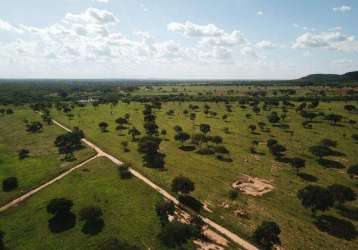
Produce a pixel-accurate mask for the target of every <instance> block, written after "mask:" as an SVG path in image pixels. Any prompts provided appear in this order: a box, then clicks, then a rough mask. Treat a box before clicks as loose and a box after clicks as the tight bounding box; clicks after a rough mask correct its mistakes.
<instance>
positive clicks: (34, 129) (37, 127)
mask: <svg viewBox="0 0 358 250" xmlns="http://www.w3.org/2000/svg"><path fill="white" fill-rule="evenodd" d="M42 128H43V125H42V123H41V122H31V123H27V124H26V131H27V132H29V133H39V132H41V130H42Z"/></svg>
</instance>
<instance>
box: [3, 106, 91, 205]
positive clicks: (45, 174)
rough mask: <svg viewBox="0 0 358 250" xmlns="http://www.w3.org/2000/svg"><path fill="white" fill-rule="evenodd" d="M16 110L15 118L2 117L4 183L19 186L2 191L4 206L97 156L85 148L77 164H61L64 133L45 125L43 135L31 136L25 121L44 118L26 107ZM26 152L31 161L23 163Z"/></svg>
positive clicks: (77, 156)
mask: <svg viewBox="0 0 358 250" xmlns="http://www.w3.org/2000/svg"><path fill="white" fill-rule="evenodd" d="M14 110H15V113H14V114H12V115H0V182H1V183H2V181H3V179H5V178H7V177H10V176H15V177H17V179H18V183H19V186H18V188H17V189H16V190H14V191H11V192H3V191H2V190H1V191H0V204H4V203H6V201H9V200H11V199H13V198H15V197H17V196H19V195H21V194H22V193H25V192H26V191H28V190H30V189H32V188H34V187H36V186H38V185H40V184H41V183H44V182H46V181H47V180H49V179H51V178H53V177H55V176H57V175H58V174H59V173H61V172H63V171H65V170H67V169H69V168H70V167H73V166H75V165H76V164H78V163H79V162H82V161H84V160H86V159H88V158H90V157H91V156H93V155H95V152H94V151H93V150H91V149H88V148H83V149H82V150H80V151H78V152H76V159H77V160H76V161H74V162H64V161H61V158H62V156H60V155H59V154H58V150H57V148H56V147H55V146H54V141H55V139H56V137H57V136H58V135H60V134H62V133H63V132H64V131H63V130H62V129H61V128H59V127H57V126H55V125H52V126H48V125H45V124H44V128H43V131H42V132H41V133H36V134H31V133H28V132H26V130H25V124H24V122H23V121H24V120H25V119H27V120H29V121H40V120H41V117H40V115H38V114H36V113H34V112H33V111H32V110H30V109H28V108H24V107H21V108H20V107H16V108H14ZM22 148H25V149H28V150H29V151H30V155H29V156H30V157H28V158H26V159H23V160H20V159H19V157H18V151H19V150H20V149H22Z"/></svg>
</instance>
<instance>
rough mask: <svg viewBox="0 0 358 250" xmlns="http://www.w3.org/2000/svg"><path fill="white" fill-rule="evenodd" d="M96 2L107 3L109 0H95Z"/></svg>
mask: <svg viewBox="0 0 358 250" xmlns="http://www.w3.org/2000/svg"><path fill="white" fill-rule="evenodd" d="M95 1H96V2H99V3H108V2H109V0H95Z"/></svg>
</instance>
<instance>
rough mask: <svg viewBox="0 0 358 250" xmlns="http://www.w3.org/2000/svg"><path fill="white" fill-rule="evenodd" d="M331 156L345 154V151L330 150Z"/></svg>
mask: <svg viewBox="0 0 358 250" xmlns="http://www.w3.org/2000/svg"><path fill="white" fill-rule="evenodd" d="M331 155H332V156H346V154H345V153H342V152H339V151H337V150H332V154H331Z"/></svg>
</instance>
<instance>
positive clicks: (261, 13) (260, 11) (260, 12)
mask: <svg viewBox="0 0 358 250" xmlns="http://www.w3.org/2000/svg"><path fill="white" fill-rule="evenodd" d="M256 14H257V15H259V16H262V15H263V14H264V12H263V11H262V10H259V11H258V12H256Z"/></svg>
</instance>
